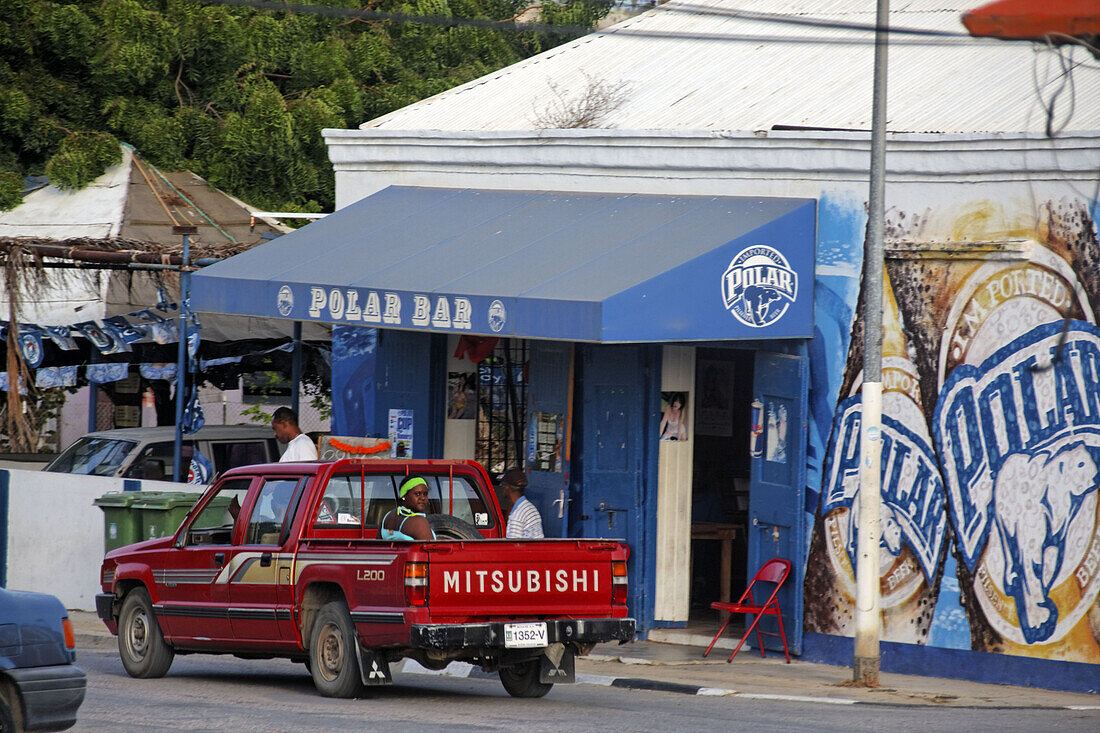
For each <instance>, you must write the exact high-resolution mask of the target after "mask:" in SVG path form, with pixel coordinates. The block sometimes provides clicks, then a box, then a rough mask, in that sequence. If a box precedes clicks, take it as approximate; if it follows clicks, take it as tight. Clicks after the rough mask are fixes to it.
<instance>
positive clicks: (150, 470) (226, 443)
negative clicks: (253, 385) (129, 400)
mask: <svg viewBox="0 0 1100 733" xmlns="http://www.w3.org/2000/svg"><path fill="white" fill-rule="evenodd" d="M175 437H176V430H175V428H174V427H171V426H163V427H155V428H153V427H150V428H121V429H119V430H100V431H97V432H94V433H88V434H87V435H85V436H84V437H82V438H79V439H77V441H76V442H74V443H73V444H72V445H70V446H69V447H68V448H66V449H65V450H64V451H63V452H62V453H61V454H60V455H59V456H58V457H57V458H55V459H53V460H52V461H50V463H49V464H47V465H46V467H45V468H43V469H42V470H43V471H53V472H55V473H78V474H84V475H88V476H119V477H123V478H136V479H151V480H160V481H171V480H172V469H173V466H174V464H173V452H174V447H175V443H174V441H175ZM196 447H197V448H198V450H199V452H200V453H201V454H202V455H204V456H206V458H207V460H209V461H210V462H211V463H213V464H214V472H216V473H221V472H222V471H225V470H227V469H230V468H236V467H237V466H249V465H252V464H255V463H272V462H275V461H278V460H279V456H280V455H281V453H282V448H281V446H280V445H279V443H278V441H276V440H275V435H274V433H272V431H271V428H269V427H264V426H261V425H208V426H206V427H204V428H202V429H201V430H199V431H198V432H197V433H192V434H191V435H184V436H183V464H184V468H186V467H187V466H188V465H189V464H190V462H191V456H192V454H193V452H194V450H195V448H196ZM186 474H187V472H186V471H184V477H183V478H184V480H185V481H186V480H187V475H186Z"/></svg>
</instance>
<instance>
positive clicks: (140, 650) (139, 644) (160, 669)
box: [118, 588, 176, 679]
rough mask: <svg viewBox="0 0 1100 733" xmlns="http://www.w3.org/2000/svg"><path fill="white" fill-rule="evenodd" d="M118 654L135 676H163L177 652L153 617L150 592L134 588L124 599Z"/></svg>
mask: <svg viewBox="0 0 1100 733" xmlns="http://www.w3.org/2000/svg"><path fill="white" fill-rule="evenodd" d="M118 655H119V656H120V657H121V658H122V666H123V667H125V668H126V672H127V673H128V674H129V675H130V676H131V677H142V678H145V679H149V678H154V677H163V676H164V675H165V674H167V673H168V668H169V667H171V666H172V660H173V659H174V658H175V656H176V653H175V651H173V649H172V647H170V646H168V644H167V643H166V642H165V641H164V636H163V635H162V634H161V633H160V626H158V625H157V619H156V617H155V616H154V615H153V604H152V603H151V602H150V600H149V591H147V590H145V589H144V588H134V589H133V590H132V591H130V592H129V593H127V594H126V597H125V598H124V599H123V600H122V611H121V613H119V615H118Z"/></svg>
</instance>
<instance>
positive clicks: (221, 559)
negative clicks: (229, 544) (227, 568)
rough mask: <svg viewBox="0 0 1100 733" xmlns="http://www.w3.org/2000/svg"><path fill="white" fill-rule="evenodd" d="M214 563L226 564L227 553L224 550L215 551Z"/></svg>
mask: <svg viewBox="0 0 1100 733" xmlns="http://www.w3.org/2000/svg"><path fill="white" fill-rule="evenodd" d="M214 564H215V565H225V553H224V552H215V553H214Z"/></svg>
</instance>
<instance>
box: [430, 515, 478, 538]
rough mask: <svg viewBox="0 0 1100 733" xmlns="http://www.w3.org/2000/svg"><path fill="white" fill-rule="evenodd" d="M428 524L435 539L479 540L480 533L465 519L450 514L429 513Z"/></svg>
mask: <svg viewBox="0 0 1100 733" xmlns="http://www.w3.org/2000/svg"><path fill="white" fill-rule="evenodd" d="M428 524H429V525H431V528H432V531H433V532H435V538H436V539H437V540H480V539H481V533H480V532H478V531H477V529H476V528H475V527H474V525H472V524H470V523H469V522H467V521H466V520H465V519H459V518H458V517H454V516H451V515H450V514H429V515H428Z"/></svg>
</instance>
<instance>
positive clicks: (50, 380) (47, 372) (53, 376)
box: [34, 366, 77, 389]
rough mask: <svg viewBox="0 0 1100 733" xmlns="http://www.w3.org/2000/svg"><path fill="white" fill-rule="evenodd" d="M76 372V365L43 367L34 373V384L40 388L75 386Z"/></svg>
mask: <svg viewBox="0 0 1100 733" xmlns="http://www.w3.org/2000/svg"><path fill="white" fill-rule="evenodd" d="M76 372H77V367H75V366H63V367H43V368H41V369H39V370H38V371H37V372H36V373H35V375H34V386H35V387H38V388H40V389H49V388H52V387H75V386H76Z"/></svg>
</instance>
